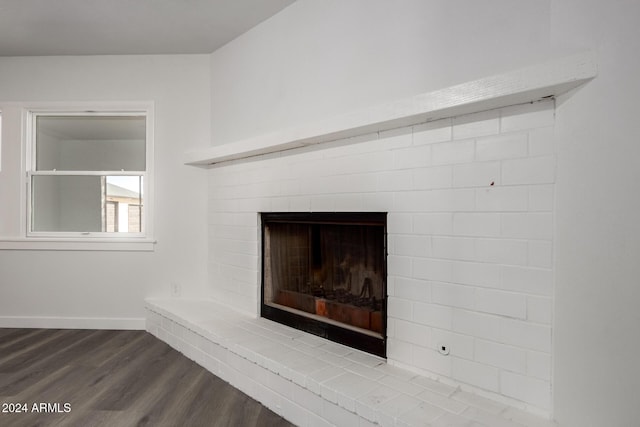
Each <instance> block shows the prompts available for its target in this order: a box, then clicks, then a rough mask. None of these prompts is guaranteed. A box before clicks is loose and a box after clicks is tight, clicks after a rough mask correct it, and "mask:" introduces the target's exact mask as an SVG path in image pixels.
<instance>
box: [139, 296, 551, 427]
mask: <svg viewBox="0 0 640 427" xmlns="http://www.w3.org/2000/svg"><path fill="white" fill-rule="evenodd" d="M146 306H147V329H148V330H149V332H151V333H152V334H154V335H155V336H157V337H158V338H159V339H161V340H163V341H165V342H167V343H168V344H169V345H171V346H172V347H174V348H175V349H177V350H179V351H180V352H182V353H184V354H185V355H186V356H187V357H189V358H191V359H192V360H194V361H195V362H197V363H198V364H200V365H201V366H203V367H205V368H207V369H208V370H209V371H211V372H212V373H214V374H216V375H217V376H219V377H220V378H222V379H223V380H225V381H227V382H229V383H230V384H231V385H233V386H234V387H236V388H238V389H239V390H241V391H243V392H245V393H246V394H248V395H250V396H252V397H253V398H255V399H256V400H258V401H260V402H262V403H263V404H264V405H265V406H267V407H268V408H270V409H271V410H273V411H274V412H276V413H277V414H280V415H282V416H283V417H285V418H286V419H288V420H289V421H291V422H293V423H295V424H296V425H299V426H309V427H315V426H327V427H328V426H331V425H335V426H354V427H356V426H360V427H365V426H373V425H381V426H402V427H408V426H426V425H430V426H449V427H456V426H459V427H464V426H471V425H473V426H476V427H552V426H554V425H555V424H554V423H552V422H549V421H545V420H543V419H540V418H537V417H535V416H532V415H530V414H528V413H526V412H524V411H522V410H519V409H515V408H513V407H509V406H507V405H505V404H502V403H498V402H495V401H493V400H489V399H486V398H484V397H481V396H478V395H477V394H473V393H469V392H467V391H463V390H462V389H461V388H460V387H455V386H452V385H451V384H445V383H443V382H439V381H434V380H432V379H429V378H426V377H423V376H419V375H416V374H415V373H412V372H410V371H406V370H403V369H400V368H395V367H393V366H390V365H389V364H387V363H385V361H384V359H381V358H379V357H376V356H372V355H369V354H366V353H362V352H360V351H357V350H353V349H351V348H349V347H345V346H342V345H339V344H335V343H332V342H329V341H326V340H324V339H321V338H317V337H314V336H311V335H308V334H306V333H303V332H300V331H297V330H295V329H292V328H289V327H287V326H283V325H280V324H277V323H274V322H271V321H269V320H266V319H260V318H258V319H256V318H253V317H250V316H247V315H245V314H241V313H239V312H237V311H235V310H230V309H228V308H226V307H223V306H220V305H218V304H216V303H214V302H211V301H204V300H187V299H164V300H161V299H155V300H153V299H152V300H148V301H147V305H146ZM472 420H473V421H472Z"/></svg>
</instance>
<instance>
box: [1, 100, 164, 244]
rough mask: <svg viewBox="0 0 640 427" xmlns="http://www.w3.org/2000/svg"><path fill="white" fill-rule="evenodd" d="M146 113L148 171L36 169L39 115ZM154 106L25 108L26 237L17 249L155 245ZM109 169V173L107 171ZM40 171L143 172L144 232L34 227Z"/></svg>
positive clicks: (104, 105) (23, 225) (24, 225)
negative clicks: (35, 180) (33, 190)
mask: <svg viewBox="0 0 640 427" xmlns="http://www.w3.org/2000/svg"><path fill="white" fill-rule="evenodd" d="M60 115H64V116H74V115H76V116H79V117H83V116H132V115H138V116H144V117H145V119H146V120H145V122H146V146H145V149H146V150H145V156H146V158H145V160H146V162H145V166H146V167H145V171H135V172H132V171H121V172H114V171H88V172H87V171H78V173H77V174H76V173H74V172H60V173H57V172H55V171H54V172H52V171H46V172H44V171H37V169H36V158H35V156H36V146H35V144H36V139H35V123H36V118H37V117H39V116H60ZM153 130H154V109H153V104H152V103H131V104H104V103H90V104H80V105H60V104H53V105H42V106H32V107H27V108H24V109H23V132H22V134H23V159H24V162H23V165H24V171H23V172H24V173H23V175H22V179H23V186H22V188H23V189H25V190H24V191H23V192H22V203H21V204H22V209H21V211H22V212H21V228H22V230H23V231H22V233H23V236H24V237H23V238H21V239H16V240H15V241H14V242H13V243H14V246H16V248H17V249H45V250H55V249H61V250H125V251H128V250H133V251H138V250H142V251H149V250H153V249H154V246H155V240H154V237H153V236H154V227H153V218H154V197H153V194H154V192H153V182H154V179H153V177H154V174H153V159H154V150H153V145H154V144H153V141H154V133H153ZM105 172H107V173H105ZM38 175H48V176H55V175H83V176H88V175H99V176H104V175H108V176H114V175H125V176H132V175H134V176H135V175H141V176H143V194H144V209H143V229H142V232H141V233H113V232H42V231H31V215H32V199H31V186H32V177H33V176H38Z"/></svg>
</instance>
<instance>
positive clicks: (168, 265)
mask: <svg viewBox="0 0 640 427" xmlns="http://www.w3.org/2000/svg"><path fill="white" fill-rule="evenodd" d="M0 76H2V78H0V106H2V113H3V141H2V169H1V170H0V193H1V194H2V203H1V204H0V237H18V233H19V223H20V217H19V215H20V214H19V209H18V203H19V195H20V194H19V192H20V187H19V171H20V125H19V121H20V115H19V108H16V107H14V106H12V104H11V103H24V102H27V103H28V102H29V101H31V102H65V101H67V102H74V101H98V102H100V101H114V102H119V101H153V102H154V103H155V165H154V166H155V182H154V185H155V206H154V208H155V221H154V224H155V237H156V239H157V241H158V243H157V245H156V249H155V251H154V252H64V251H60V252H55V251H14V250H3V251H0V325H2V324H5V325H6V324H8V323H12V322H13V323H16V322H17V323H16V324H34V325H37V326H51V325H57V324H59V323H57V322H58V321H57V320H56V319H67V318H85V319H86V318H106V319H110V320H107V321H105V322H103V323H104V324H108V325H112V326H113V325H116V326H122V325H126V324H128V323H127V321H126V320H125V321H124V322H123V323H118V319H142V318H143V317H144V310H143V299H144V298H145V297H149V296H159V295H169V293H170V282H172V281H174V282H176V283H178V284H179V285H181V287H182V293H183V294H196V293H197V294H201V293H202V288H203V286H204V282H205V277H206V232H204V231H203V230H204V229H205V227H206V220H205V218H206V214H205V212H206V200H205V198H204V197H203V194H205V185H206V182H205V178H204V176H205V175H204V172H203V171H201V170H199V169H196V168H192V167H188V166H184V165H183V164H182V161H181V159H182V154H183V152H184V151H185V150H188V149H190V148H196V147H198V146H206V144H207V141H209V139H210V135H209V133H210V128H209V121H210V90H209V80H210V72H209V56H208V55H193V56H122V57H118V56H114V57H108V56H107V57H34V58H1V59H0ZM15 316H18V317H20V318H21V319H11V318H12V317H15ZM44 317H51V318H53V319H42V318H44ZM34 319H35V320H34ZM99 323H100V322H98V324H99ZM133 323H134V324H139V325H140V326H142V323H140V322H138V323H136V322H133ZM64 324H68V325H76V326H78V325H89V326H95V325H96V323H95V322H93V323H92V322H91V321H85V320H79V321H70V322H67V323H64Z"/></svg>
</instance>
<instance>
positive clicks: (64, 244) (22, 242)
mask: <svg viewBox="0 0 640 427" xmlns="http://www.w3.org/2000/svg"><path fill="white" fill-rule="evenodd" d="M155 244H156V241H155V240H152V239H98V238H93V239H92V238H85V239H61V238H58V239H55V238H34V237H29V238H2V237H0V250H22V251H122V252H152V251H154V250H155Z"/></svg>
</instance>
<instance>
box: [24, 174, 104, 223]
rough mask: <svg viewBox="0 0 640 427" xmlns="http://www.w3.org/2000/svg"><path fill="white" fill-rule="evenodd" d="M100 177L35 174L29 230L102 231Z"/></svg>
mask: <svg viewBox="0 0 640 427" xmlns="http://www.w3.org/2000/svg"><path fill="white" fill-rule="evenodd" d="M101 182H102V179H101V177H100V176H34V177H33V181H32V193H33V194H32V197H33V201H32V203H33V204H32V207H33V208H32V227H31V229H32V231H58V232H60V231H80V232H86V231H93V232H99V231H102V209H101V206H102V191H101V189H102V183H101Z"/></svg>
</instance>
